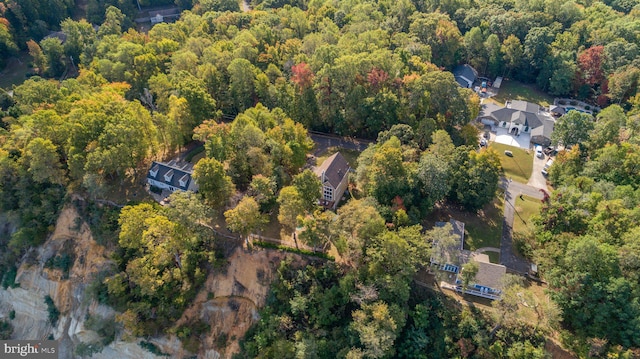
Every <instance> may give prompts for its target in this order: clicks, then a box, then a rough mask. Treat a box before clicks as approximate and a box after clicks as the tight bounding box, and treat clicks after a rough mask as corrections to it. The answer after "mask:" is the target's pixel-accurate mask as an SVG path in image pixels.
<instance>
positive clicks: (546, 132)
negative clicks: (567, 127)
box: [531, 119, 555, 139]
mask: <svg viewBox="0 0 640 359" xmlns="http://www.w3.org/2000/svg"><path fill="white" fill-rule="evenodd" d="M554 126H555V123H554V122H553V120H548V119H545V120H544V121H542V126H540V127H536V128H533V129H532V130H531V136H532V137H535V136H542V137H546V138H548V139H551V133H553V127H554Z"/></svg>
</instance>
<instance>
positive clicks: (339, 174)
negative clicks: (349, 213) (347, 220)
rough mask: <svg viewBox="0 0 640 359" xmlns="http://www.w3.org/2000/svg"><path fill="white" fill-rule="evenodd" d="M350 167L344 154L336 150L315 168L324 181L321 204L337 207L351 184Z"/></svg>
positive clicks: (322, 181) (317, 174) (332, 207)
mask: <svg viewBox="0 0 640 359" xmlns="http://www.w3.org/2000/svg"><path fill="white" fill-rule="evenodd" d="M350 169H351V168H350V167H349V163H348V162H347V160H346V159H345V158H344V156H342V154H341V153H340V152H336V153H335V154H333V155H332V156H331V157H329V158H327V159H326V160H324V162H322V164H321V165H320V166H318V167H316V168H315V169H314V170H313V172H314V173H315V174H316V176H318V178H320V182H321V183H322V195H321V197H320V205H321V206H323V207H325V208H331V209H334V210H335V209H336V206H337V205H338V202H340V199H341V198H342V195H343V194H344V191H345V190H346V189H347V185H348V184H349V170H350Z"/></svg>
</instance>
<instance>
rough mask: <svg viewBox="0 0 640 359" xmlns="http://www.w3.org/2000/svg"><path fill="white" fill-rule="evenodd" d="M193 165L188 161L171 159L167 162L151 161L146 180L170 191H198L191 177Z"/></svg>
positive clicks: (152, 184)
mask: <svg viewBox="0 0 640 359" xmlns="http://www.w3.org/2000/svg"><path fill="white" fill-rule="evenodd" d="M192 174H193V165H192V164H191V163H188V162H178V161H176V160H171V161H169V162H167V163H162V162H153V164H152V165H151V169H149V172H148V173H147V182H148V183H149V184H150V185H151V186H155V187H158V188H161V189H165V190H168V191H171V192H174V191H177V190H181V191H193V192H197V191H198V184H196V182H195V181H194V180H193V178H191V175H192Z"/></svg>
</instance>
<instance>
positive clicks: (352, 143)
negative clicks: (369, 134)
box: [309, 132, 373, 156]
mask: <svg viewBox="0 0 640 359" xmlns="http://www.w3.org/2000/svg"><path fill="white" fill-rule="evenodd" d="M309 137H311V139H312V140H313V142H315V143H316V146H315V148H314V149H313V154H314V156H318V155H320V154H322V153H323V152H324V151H326V150H327V148H329V147H342V148H346V149H349V150H356V151H360V152H362V151H364V150H365V149H366V148H367V147H369V144H370V143H373V141H369V140H363V139H359V138H352V137H340V136H335V135H328V134H323V133H319V132H309Z"/></svg>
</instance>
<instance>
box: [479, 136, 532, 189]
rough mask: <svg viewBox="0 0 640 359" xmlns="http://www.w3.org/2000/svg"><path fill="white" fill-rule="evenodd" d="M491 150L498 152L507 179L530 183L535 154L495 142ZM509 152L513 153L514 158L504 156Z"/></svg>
mask: <svg viewBox="0 0 640 359" xmlns="http://www.w3.org/2000/svg"><path fill="white" fill-rule="evenodd" d="M489 148H492V149H494V150H495V151H496V152H498V156H500V163H501V164H502V170H503V171H504V176H505V177H507V178H511V179H513V180H514V181H518V182H520V183H527V182H529V177H531V172H532V171H533V153H527V151H525V150H523V149H522V148H518V147H513V146H509V145H505V144H502V143H495V142H494V143H492V144H491V145H490V146H489ZM507 150H508V151H511V153H513V157H509V156H507V155H505V154H504V151H507Z"/></svg>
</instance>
